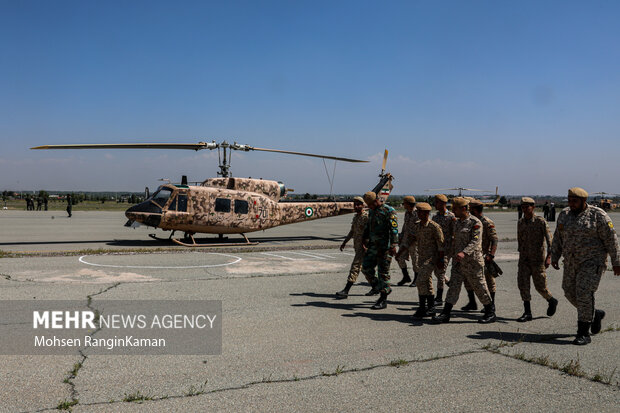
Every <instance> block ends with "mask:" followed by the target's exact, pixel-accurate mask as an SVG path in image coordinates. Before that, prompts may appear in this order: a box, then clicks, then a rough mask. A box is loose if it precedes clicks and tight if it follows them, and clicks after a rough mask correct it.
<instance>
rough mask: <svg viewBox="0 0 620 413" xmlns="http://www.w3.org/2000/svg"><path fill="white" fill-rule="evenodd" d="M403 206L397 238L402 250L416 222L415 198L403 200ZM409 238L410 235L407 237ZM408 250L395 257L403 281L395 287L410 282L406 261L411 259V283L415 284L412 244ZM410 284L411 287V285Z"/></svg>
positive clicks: (415, 265) (408, 197) (414, 262)
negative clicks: (403, 215) (412, 275)
mask: <svg viewBox="0 0 620 413" xmlns="http://www.w3.org/2000/svg"><path fill="white" fill-rule="evenodd" d="M403 206H404V207H405V210H406V211H405V219H404V221H403V229H402V231H401V232H400V235H399V236H398V240H399V246H400V248H401V249H402V246H403V243H404V242H405V241H404V240H405V234H406V233H408V234H411V231H412V229H413V226H414V225H415V223H416V222H417V221H418V213H417V212H416V207H415V198H414V197H413V196H411V195H409V196H406V197H404V198H403ZM409 236H411V235H409ZM408 245H409V247H410V248H409V250H408V251H406V252H404V251H403V252H404V253H403V254H399V255H398V256H397V257H396V262H398V266H399V267H400V270H401V271H402V272H403V279H402V280H400V281H399V282H398V284H396V285H405V284H407V283H409V282H412V281H411V277H409V272H408V271H407V260H408V259H409V258H410V257H411V268H412V270H413V273H414V277H413V283H415V280H416V276H417V271H418V269H417V263H416V252H415V247H414V245H413V243H411V242H409V243H408ZM413 283H412V285H413Z"/></svg>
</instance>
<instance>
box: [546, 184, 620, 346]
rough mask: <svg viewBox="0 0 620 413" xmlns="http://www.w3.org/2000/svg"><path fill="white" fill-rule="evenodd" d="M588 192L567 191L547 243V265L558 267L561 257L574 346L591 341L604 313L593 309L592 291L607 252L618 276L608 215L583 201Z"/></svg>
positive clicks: (619, 265)
mask: <svg viewBox="0 0 620 413" xmlns="http://www.w3.org/2000/svg"><path fill="white" fill-rule="evenodd" d="M587 200H588V193H587V192H586V191H585V190H584V189H582V188H571V189H570V190H569V191H568V208H564V209H563V210H562V212H560V215H558V223H557V226H556V229H555V234H554V237H553V244H552V246H551V265H553V268H555V269H556V270H559V269H560V266H559V261H560V257H564V277H563V279H562V289H563V290H564V295H565V296H566V298H567V299H568V301H569V302H570V303H571V304H572V305H574V306H575V307H576V308H577V336H576V338H575V340H574V341H573V344H576V345H585V344H588V343H590V342H591V341H592V339H591V338H590V332H592V334H597V333H598V332H599V331H601V321H602V320H603V317H605V312H604V311H603V310H600V309H595V306H594V305H595V304H594V293H595V292H596V290H597V289H598V285H599V282H600V281H601V277H602V275H603V272H605V269H606V268H607V255H609V256H610V257H611V264H612V266H613V271H614V274H615V275H620V252H619V249H620V248H619V247H618V236H617V235H616V231H615V230H614V224H613V223H612V222H611V219H610V218H609V215H607V213H606V212H605V211H603V210H602V209H601V208H598V207H595V206H592V205H589V204H588V203H587Z"/></svg>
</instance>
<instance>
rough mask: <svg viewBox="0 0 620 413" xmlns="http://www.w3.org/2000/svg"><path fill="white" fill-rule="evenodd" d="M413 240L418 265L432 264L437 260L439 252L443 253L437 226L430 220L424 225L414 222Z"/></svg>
mask: <svg viewBox="0 0 620 413" xmlns="http://www.w3.org/2000/svg"><path fill="white" fill-rule="evenodd" d="M413 238H414V240H415V246H416V250H417V252H418V265H419V266H423V265H427V264H431V263H432V264H434V263H435V262H436V261H437V259H438V258H439V252H441V251H443V243H444V239H443V233H442V232H441V227H440V226H439V224H438V223H436V222H434V221H431V220H429V221H428V222H427V223H426V224H423V223H422V221H418V222H416V223H415V225H414V227H413Z"/></svg>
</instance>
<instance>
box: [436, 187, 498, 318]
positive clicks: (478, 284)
mask: <svg viewBox="0 0 620 413" xmlns="http://www.w3.org/2000/svg"><path fill="white" fill-rule="evenodd" d="M468 204H469V200H467V199H465V198H462V197H457V198H454V199H453V200H452V211H453V212H454V215H455V216H456V217H457V220H456V225H455V227H454V242H453V243H452V251H451V255H452V257H453V259H454V263H453V265H452V272H451V277H450V288H449V289H448V294H447V295H446V303H445V305H444V307H443V311H442V312H441V314H439V315H438V316H434V317H433V322H435V323H437V324H439V323H447V322H448V321H450V313H451V312H452V307H453V306H454V304H456V302H457V301H458V299H459V294H460V292H461V284H462V283H463V280H464V279H465V278H467V279H468V281H469V282H470V284H471V285H472V287H473V288H474V292H475V293H476V295H477V296H478V299H479V300H480V302H482V304H484V315H483V316H482V318H481V319H480V320H478V322H479V323H485V324H486V323H492V322H494V321H495V320H496V317H495V307H494V306H493V302H492V301H491V295H490V294H489V290H488V288H487V284H486V282H485V280H484V275H483V273H482V269H483V267H484V258H483V256H482V223H481V222H480V220H479V219H478V218H476V217H474V216H472V215H470V214H469V211H468V210H467V206H468Z"/></svg>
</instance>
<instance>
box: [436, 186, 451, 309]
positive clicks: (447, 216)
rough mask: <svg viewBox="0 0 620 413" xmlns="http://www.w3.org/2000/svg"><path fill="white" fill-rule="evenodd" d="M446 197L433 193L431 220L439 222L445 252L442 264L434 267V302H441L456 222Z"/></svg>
mask: <svg viewBox="0 0 620 413" xmlns="http://www.w3.org/2000/svg"><path fill="white" fill-rule="evenodd" d="M447 204H448V197H447V196H445V195H444V194H438V195H435V209H436V210H437V212H436V213H435V215H433V221H434V222H436V223H437V224H439V226H440V227H441V231H442V233H443V239H444V241H443V250H444V252H445V253H446V256H445V257H444V262H443V266H438V267H437V268H436V269H435V277H437V296H436V297H435V303H437V304H441V303H443V289H444V288H443V286H444V283H445V282H446V270H447V269H448V263H449V262H450V258H452V257H450V255H449V251H450V250H451V247H452V240H453V238H454V225H455V224H456V217H455V216H454V214H453V213H452V212H450V211H448V209H447Z"/></svg>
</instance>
